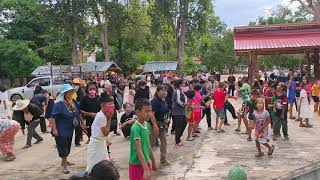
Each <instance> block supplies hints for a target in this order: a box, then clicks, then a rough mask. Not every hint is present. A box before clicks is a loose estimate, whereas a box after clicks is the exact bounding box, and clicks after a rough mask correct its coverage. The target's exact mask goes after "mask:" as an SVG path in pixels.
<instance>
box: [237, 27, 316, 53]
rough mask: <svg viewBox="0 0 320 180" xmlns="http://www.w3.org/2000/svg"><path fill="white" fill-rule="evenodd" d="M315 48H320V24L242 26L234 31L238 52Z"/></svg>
mask: <svg viewBox="0 0 320 180" xmlns="http://www.w3.org/2000/svg"><path fill="white" fill-rule="evenodd" d="M315 48H320V23H303V24H297V23H295V24H280V25H259V26H242V27H236V28H235V29H234V49H235V51H236V52H248V51H260V52H263V51H269V52H270V51H279V52H281V51H284V50H286V51H290V50H292V51H293V50H300V51H302V50H306V49H315ZM262 54H263V53H262Z"/></svg>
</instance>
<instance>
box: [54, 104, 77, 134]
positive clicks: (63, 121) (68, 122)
mask: <svg viewBox="0 0 320 180" xmlns="http://www.w3.org/2000/svg"><path fill="white" fill-rule="evenodd" d="M73 102H74V103H75V107H76V111H75V112H72V111H69V110H68V109H67V106H66V105H65V103H64V102H63V101H59V102H57V103H55V104H54V107H53V110H52V113H51V116H52V117H53V118H54V119H55V122H56V127H57V130H58V135H59V136H63V137H72V135H73V131H74V125H73V120H74V118H78V117H79V115H80V110H79V105H78V103H77V102H76V101H73Z"/></svg>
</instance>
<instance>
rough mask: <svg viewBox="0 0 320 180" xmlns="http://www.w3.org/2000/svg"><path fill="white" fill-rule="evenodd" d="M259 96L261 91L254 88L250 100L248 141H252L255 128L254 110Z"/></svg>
mask: <svg viewBox="0 0 320 180" xmlns="http://www.w3.org/2000/svg"><path fill="white" fill-rule="evenodd" d="M258 98H259V91H258V90H256V89H254V90H252V92H251V98H250V102H249V115H248V119H249V123H248V138H247V140H248V141H252V138H251V135H252V129H253V128H254V115H253V112H254V110H255V109H256V105H257V99H258Z"/></svg>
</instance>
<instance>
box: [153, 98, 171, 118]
mask: <svg viewBox="0 0 320 180" xmlns="http://www.w3.org/2000/svg"><path fill="white" fill-rule="evenodd" d="M151 107H152V112H154V113H155V118H156V120H157V121H160V122H164V117H165V115H166V114H167V113H168V112H169V108H168V104H167V101H166V100H162V99H160V98H159V97H158V96H154V98H153V99H152V100H151Z"/></svg>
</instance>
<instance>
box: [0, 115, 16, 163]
mask: <svg viewBox="0 0 320 180" xmlns="http://www.w3.org/2000/svg"><path fill="white" fill-rule="evenodd" d="M19 128H20V126H19V123H18V122H17V121H14V120H11V119H1V118H0V151H1V152H2V154H3V155H4V160H5V161H13V160H14V159H16V157H15V155H14V153H13V145H14V137H15V135H16V134H17V132H18V130H19Z"/></svg>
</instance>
